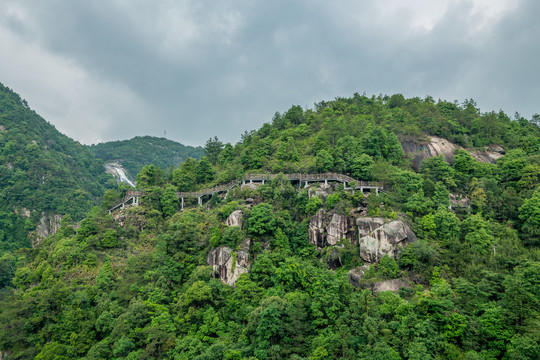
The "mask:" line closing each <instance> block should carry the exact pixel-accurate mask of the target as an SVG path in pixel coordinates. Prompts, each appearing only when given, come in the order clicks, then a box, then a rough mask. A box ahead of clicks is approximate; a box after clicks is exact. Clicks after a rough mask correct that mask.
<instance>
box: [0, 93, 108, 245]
mask: <svg viewBox="0 0 540 360" xmlns="http://www.w3.org/2000/svg"><path fill="white" fill-rule="evenodd" d="M108 180H110V181H111V185H113V184H114V183H112V178H111V177H110V176H109V175H107V174H105V171H104V168H103V165H102V163H101V162H100V161H98V160H96V159H95V157H94V154H93V153H92V152H91V151H90V150H89V149H88V148H86V147H85V146H83V145H81V144H80V143H78V142H76V141H74V140H72V139H70V138H69V137H67V136H65V135H63V134H61V133H60V132H59V131H58V130H56V128H55V127H54V126H53V125H51V124H49V123H48V122H47V121H45V120H44V119H43V118H42V117H41V116H39V115H38V114H36V112H34V111H33V110H31V109H30V108H29V107H28V104H27V103H26V101H25V100H22V99H21V97H20V96H19V95H18V94H16V93H14V92H13V91H12V90H10V89H9V88H7V87H5V86H4V85H2V84H0V254H1V253H2V252H4V251H6V250H10V249H15V248H20V247H22V246H29V245H30V242H29V239H28V233H29V231H31V230H33V229H35V228H36V225H37V224H38V223H41V224H42V226H41V229H43V230H44V232H45V233H47V232H48V229H47V228H48V227H50V226H55V225H54V224H53V225H51V219H56V220H58V219H59V217H55V215H66V214H69V215H70V216H71V217H72V218H73V219H75V220H77V219H81V218H82V217H83V216H84V215H85V214H86V212H87V211H88V210H90V208H91V207H92V206H94V205H97V204H98V202H99V198H100V197H101V195H102V194H103V192H104V190H105V183H106V182H107V181H108ZM53 222H54V220H53ZM45 235H46V234H45Z"/></svg>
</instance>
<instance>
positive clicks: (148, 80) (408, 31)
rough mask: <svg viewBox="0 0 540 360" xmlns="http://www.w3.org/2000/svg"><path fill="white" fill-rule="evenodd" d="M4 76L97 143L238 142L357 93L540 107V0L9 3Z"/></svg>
mask: <svg viewBox="0 0 540 360" xmlns="http://www.w3.org/2000/svg"><path fill="white" fill-rule="evenodd" d="M0 8H1V9H2V11H1V12H0V82H2V83H3V84H4V85H6V86H8V87H10V88H12V89H13V90H15V91H16V92H17V93H19V94H20V95H21V97H23V98H25V99H26V100H27V101H28V103H29V105H30V107H31V108H33V109H34V110H36V111H37V112H38V113H39V114H40V115H41V116H43V117H44V118H45V119H46V120H48V121H49V122H50V123H52V124H54V125H55V126H56V128H57V129H59V130H60V131H62V132H63V133H65V134H67V135H69V136H70V137H72V138H74V139H75V140H78V141H80V142H82V143H85V144H90V143H96V142H101V141H109V140H119V139H128V138H131V137H133V136H137V135H153V136H163V133H164V131H166V132H167V138H169V139H172V140H176V141H179V142H182V143H184V144H188V145H203V144H204V143H205V141H206V140H207V139H208V138H209V137H211V136H214V135H217V136H218V137H219V138H220V139H222V140H224V141H230V142H233V143H234V142H236V141H238V140H239V138H240V134H242V133H243V132H244V131H245V130H251V129H257V128H259V126H260V125H261V124H263V123H264V122H268V121H271V119H272V116H273V114H274V113H275V112H276V111H279V112H285V111H286V110H287V109H288V108H289V107H290V106H291V105H293V104H294V105H301V106H303V107H304V108H312V107H313V103H314V102H319V101H321V100H332V99H334V98H335V97H338V96H339V97H342V96H344V97H349V96H352V94H354V93H355V92H359V93H363V92H365V93H366V94H367V95H368V96H370V95H372V94H375V95H378V94H388V95H392V94H395V93H402V94H403V95H405V96H406V97H413V96H419V97H422V98H424V97H425V96H426V95H431V96H433V97H434V98H435V99H439V98H440V99H444V100H449V101H454V100H457V101H459V102H460V103H461V102H463V100H465V99H469V98H473V99H474V100H476V102H477V104H478V106H479V107H480V109H481V111H483V112H486V111H491V110H495V111H498V110H499V109H502V110H504V111H505V112H506V113H508V114H509V115H510V116H512V117H513V115H514V112H516V111H517V112H519V113H521V114H522V115H523V116H525V117H527V118H530V117H531V116H532V114H535V113H540V70H539V66H540V20H539V19H540V17H539V15H540V1H538V0H463V1H459V0H454V1H452V0H408V1H403V0H384V1H382V0H371V1H367V0H362V1H360V0H348V1H339V0H336V1H328V0H325V1H319V0H301V1H291V0H288V1H281V0H273V1H269V0H265V1H255V0H237V1H208V0H196V1H195V0H194V1H189V0H186V1H181V0H130V1H127V0H107V1H97V0H96V1H82V0H81V1H73V0H0Z"/></svg>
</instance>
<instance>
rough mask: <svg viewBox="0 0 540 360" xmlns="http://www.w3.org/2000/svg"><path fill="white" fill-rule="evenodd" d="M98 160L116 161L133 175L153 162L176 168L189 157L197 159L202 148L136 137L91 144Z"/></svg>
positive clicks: (163, 166) (163, 139) (147, 137)
mask: <svg viewBox="0 0 540 360" xmlns="http://www.w3.org/2000/svg"><path fill="white" fill-rule="evenodd" d="M90 149H91V150H92V151H93V152H94V154H95V155H96V157H97V158H98V159H102V160H103V161H106V162H108V161H118V162H119V163H120V164H121V165H122V167H123V168H124V169H126V170H127V171H128V173H129V175H131V177H132V178H135V176H136V175H137V174H138V173H139V171H141V169H142V167H143V166H144V165H148V164H154V165H155V166H159V167H160V168H162V169H168V168H169V167H171V166H172V167H175V168H176V167H178V165H180V163H182V162H184V160H185V159H186V158H188V157H190V158H194V159H197V160H199V159H200V158H201V157H202V156H203V155H204V151H203V149H202V148H201V147H193V146H186V145H182V144H180V143H177V142H175V141H172V140H168V139H165V138H158V137H153V136H136V137H134V138H133V139H130V140H121V141H109V142H105V143H100V144H96V145H91V146H90Z"/></svg>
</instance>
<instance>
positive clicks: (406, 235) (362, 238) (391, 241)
mask: <svg viewBox="0 0 540 360" xmlns="http://www.w3.org/2000/svg"><path fill="white" fill-rule="evenodd" d="M356 224H357V225H358V238H359V240H358V245H359V247H360V256H361V257H362V259H364V260H365V261H367V262H369V263H374V262H378V261H379V260H380V259H381V258H382V257H383V256H384V255H385V254H388V256H390V257H392V258H394V257H395V256H396V255H397V253H398V252H399V250H400V248H402V247H403V246H405V245H407V244H409V243H411V242H413V241H416V236H415V234H414V233H413V232H412V230H411V229H410V228H409V226H407V225H406V224H405V223H404V222H403V221H401V220H394V221H390V222H387V223H385V222H384V219H381V218H359V219H356Z"/></svg>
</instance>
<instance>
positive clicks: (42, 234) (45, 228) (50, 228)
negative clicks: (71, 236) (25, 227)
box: [30, 214, 62, 247]
mask: <svg viewBox="0 0 540 360" xmlns="http://www.w3.org/2000/svg"><path fill="white" fill-rule="evenodd" d="M60 221H62V216H61V215H56V214H53V215H45V214H42V215H41V218H40V219H39V224H38V225H37V226H36V231H35V232H34V233H31V235H30V241H31V242H32V247H35V246H37V245H39V244H40V243H41V241H43V239H45V238H47V237H49V236H52V235H54V234H56V232H57V231H58V229H59V228H60Z"/></svg>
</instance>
